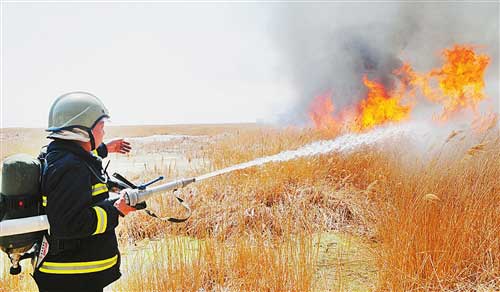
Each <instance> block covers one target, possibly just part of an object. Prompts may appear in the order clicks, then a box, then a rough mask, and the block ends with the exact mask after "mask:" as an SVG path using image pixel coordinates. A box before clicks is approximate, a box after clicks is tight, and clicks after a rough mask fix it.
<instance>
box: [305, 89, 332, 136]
mask: <svg viewBox="0 0 500 292" xmlns="http://www.w3.org/2000/svg"><path fill="white" fill-rule="evenodd" d="M334 110H335V108H334V106H333V102H332V94H331V92H327V93H325V94H322V95H318V96H316V97H315V98H314V100H313V102H312V103H311V106H310V108H309V117H310V118H311V120H312V121H313V122H314V125H315V126H316V128H318V129H333V128H336V127H337V122H336V121H335V119H334V118H333V111H334Z"/></svg>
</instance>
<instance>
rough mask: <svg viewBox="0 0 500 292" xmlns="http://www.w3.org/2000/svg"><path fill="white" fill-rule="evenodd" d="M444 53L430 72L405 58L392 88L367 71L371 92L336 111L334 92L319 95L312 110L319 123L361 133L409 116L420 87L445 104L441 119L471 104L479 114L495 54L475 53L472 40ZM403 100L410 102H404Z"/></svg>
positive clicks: (365, 80) (434, 100) (430, 98)
mask: <svg viewBox="0 0 500 292" xmlns="http://www.w3.org/2000/svg"><path fill="white" fill-rule="evenodd" d="M442 56H443V61H444V63H443V65H442V66H441V67H440V68H436V69H432V70H431V71H429V72H428V73H425V74H421V73H417V72H415V71H414V70H413V68H412V66H411V65H410V64H409V63H404V64H403V66H401V68H399V69H397V70H395V71H394V72H393V73H394V75H395V76H396V77H398V80H399V83H398V84H397V86H396V87H395V89H392V90H390V91H388V90H387V89H386V88H385V87H384V86H383V84H381V83H378V82H376V81H373V80H370V79H368V77H367V76H366V75H365V76H363V84H364V85H365V86H366V88H367V89H368V93H367V95H366V96H365V98H363V99H362V100H361V101H359V102H358V103H357V104H354V105H351V106H349V107H346V108H343V109H341V110H340V111H339V112H340V114H338V115H337V116H335V115H334V107H333V102H332V100H331V94H325V95H320V96H317V97H316V98H315V99H314V101H313V103H312V104H311V107H310V111H309V115H310V117H311V119H312V121H313V122H314V125H315V126H316V128H335V129H340V128H342V129H349V130H351V131H356V132H360V131H364V130H368V129H371V128H373V127H376V126H378V125H382V124H386V123H391V122H400V121H403V120H406V119H408V118H409V116H410V114H411V111H412V109H413V108H414V107H415V105H416V103H417V102H418V101H419V99H418V98H417V91H420V92H421V93H422V96H423V97H424V98H425V99H427V100H428V101H431V102H432V103H436V104H439V105H440V106H442V108H443V109H442V112H441V113H440V116H439V118H438V119H439V120H440V121H446V120H448V119H449V118H450V117H451V116H454V115H457V114H458V113H459V112H462V111H465V110H467V109H470V110H472V111H474V112H475V113H477V108H478V105H479V103H480V102H481V101H482V100H484V99H486V97H487V96H486V94H485V93H484V87H485V83H484V74H485V71H486V68H487V67H488V64H489V63H490V58H489V57H488V56H487V55H484V54H476V52H475V51H474V49H473V47H472V46H468V45H455V46H454V47H452V48H451V49H445V50H443V52H442ZM403 100H405V102H406V103H407V104H403V103H402V101H403ZM420 100H421V99H420ZM409 101H411V103H408V102H409Z"/></svg>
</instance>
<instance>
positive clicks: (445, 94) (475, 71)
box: [429, 45, 490, 119]
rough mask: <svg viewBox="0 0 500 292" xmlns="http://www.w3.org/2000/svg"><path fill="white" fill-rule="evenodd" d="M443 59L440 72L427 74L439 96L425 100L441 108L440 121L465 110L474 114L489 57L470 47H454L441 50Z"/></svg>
mask: <svg viewBox="0 0 500 292" xmlns="http://www.w3.org/2000/svg"><path fill="white" fill-rule="evenodd" d="M443 57H444V59H445V61H446V62H445V63H444V65H443V66H442V67H441V69H439V70H433V71H431V73H430V76H431V77H436V78H437V80H438V81H439V88H440V89H441V91H442V94H441V95H437V96H433V95H431V96H429V98H431V99H435V100H434V101H437V102H439V103H441V104H442V105H443V107H444V109H443V114H442V117H443V119H447V118H448V117H449V116H450V115H452V114H454V113H457V112H459V111H461V110H463V109H466V108H470V109H472V110H474V111H475V110H476V109H477V105H478V104H479V102H481V101H482V100H483V99H485V97H486V95H485V94H484V73H485V70H486V67H487V66H488V64H489V62H490V58H489V57H488V56H486V55H476V53H475V52H474V50H473V49H472V47H469V46H458V45H456V46H454V47H453V48H452V49H447V50H444V52H443Z"/></svg>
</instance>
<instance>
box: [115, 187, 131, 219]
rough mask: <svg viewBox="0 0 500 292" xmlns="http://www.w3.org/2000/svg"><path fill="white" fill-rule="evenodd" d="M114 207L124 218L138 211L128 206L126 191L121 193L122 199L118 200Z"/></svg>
mask: <svg viewBox="0 0 500 292" xmlns="http://www.w3.org/2000/svg"><path fill="white" fill-rule="evenodd" d="M114 206H115V208H116V209H118V211H119V212H120V214H121V215H122V216H127V214H128V213H130V212H133V211H136V210H137V209H136V208H134V207H131V206H129V205H127V201H126V200H125V191H121V192H120V198H119V199H118V200H116V202H115V203H114Z"/></svg>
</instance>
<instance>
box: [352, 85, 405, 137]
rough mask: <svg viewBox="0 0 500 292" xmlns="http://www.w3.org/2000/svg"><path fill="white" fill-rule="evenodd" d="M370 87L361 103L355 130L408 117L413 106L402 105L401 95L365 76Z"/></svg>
mask: <svg viewBox="0 0 500 292" xmlns="http://www.w3.org/2000/svg"><path fill="white" fill-rule="evenodd" d="M363 83H364V84H365V86H366V87H367V88H368V94H367V97H366V98H365V99H363V100H361V102H360V103H359V106H358V108H359V118H358V123H357V125H355V126H354V129H355V130H358V131H359V130H366V129H371V128H373V127H375V126H378V125H382V124H385V123H389V122H399V121H402V120H405V119H407V118H408V116H409V114H410V110H411V107H410V106H403V105H401V103H400V101H401V97H400V96H397V95H394V94H389V93H388V92H387V90H386V89H385V88H384V86H383V85H382V84H380V83H377V82H375V81H372V80H369V79H368V78H367V77H366V75H365V76H363Z"/></svg>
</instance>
